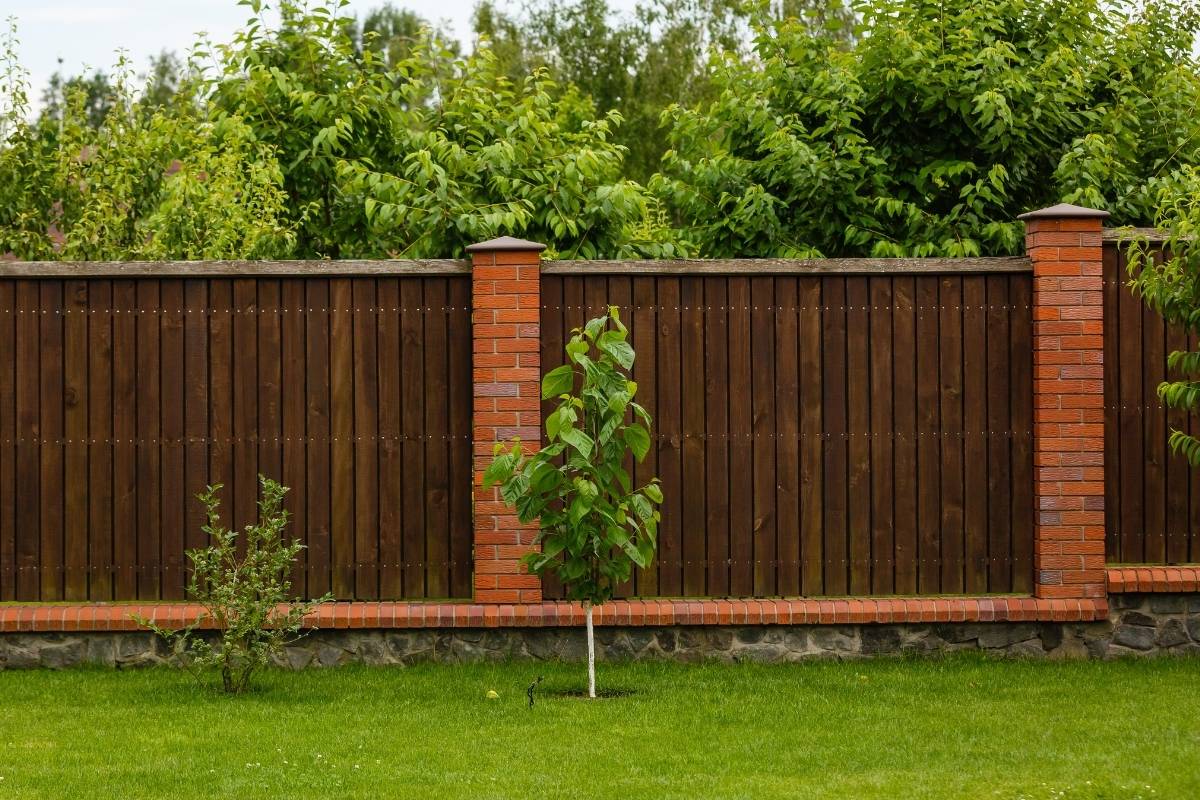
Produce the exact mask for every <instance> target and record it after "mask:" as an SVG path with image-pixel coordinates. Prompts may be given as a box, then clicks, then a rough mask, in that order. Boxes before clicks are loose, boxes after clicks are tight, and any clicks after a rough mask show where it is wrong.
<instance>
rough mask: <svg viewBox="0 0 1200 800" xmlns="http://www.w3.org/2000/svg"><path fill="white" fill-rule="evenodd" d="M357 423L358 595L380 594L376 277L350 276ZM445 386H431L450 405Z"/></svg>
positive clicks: (371, 597)
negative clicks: (351, 277)
mask: <svg viewBox="0 0 1200 800" xmlns="http://www.w3.org/2000/svg"><path fill="white" fill-rule="evenodd" d="M350 291H351V302H352V306H351V307H352V309H353V311H352V315H351V319H352V322H351V324H352V325H353V327H354V349H353V358H354V362H353V377H354V383H353V386H352V388H353V413H354V418H353V426H354V433H353V436H354V563H355V570H354V596H355V597H356V598H357V599H359V600H375V599H378V597H379V566H378V565H379V440H378V436H379V365H378V363H377V358H378V354H379V347H378V323H379V314H378V313H377V312H376V311H375V309H376V307H377V306H376V303H375V300H376V291H375V281H374V279H373V278H353V279H352V280H351V289H350ZM443 388H444V387H435V386H433V385H429V386H428V390H429V391H430V392H431V393H433V394H434V396H435V397H438V398H440V400H441V402H439V403H437V404H436V405H440V406H442V407H443V408H444V407H445V400H446V394H445V392H444V391H438V390H439V389H443Z"/></svg>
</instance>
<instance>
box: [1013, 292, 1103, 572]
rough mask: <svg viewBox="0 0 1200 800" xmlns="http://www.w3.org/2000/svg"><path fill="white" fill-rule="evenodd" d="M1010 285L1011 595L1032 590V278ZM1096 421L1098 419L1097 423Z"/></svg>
mask: <svg viewBox="0 0 1200 800" xmlns="http://www.w3.org/2000/svg"><path fill="white" fill-rule="evenodd" d="M1008 283H1009V293H1008V298H1009V301H1008V302H1009V306H1010V307H1011V311H1010V322H1009V331H1010V336H1011V340H1010V346H1009V369H1010V370H1011V375H1012V378H1011V382H1010V388H1011V392H1012V394H1011V399H1010V401H1009V407H1010V409H1011V410H1010V422H1009V428H1010V430H1012V432H1013V436H1012V536H1013V540H1012V557H1013V566H1012V591H1014V592H1031V591H1033V544H1034V543H1033V519H1034V513H1035V512H1034V507H1033V504H1034V494H1033V279H1032V277H1030V276H1028V275H1011V276H1009V278H1008ZM1097 421H1098V420H1097Z"/></svg>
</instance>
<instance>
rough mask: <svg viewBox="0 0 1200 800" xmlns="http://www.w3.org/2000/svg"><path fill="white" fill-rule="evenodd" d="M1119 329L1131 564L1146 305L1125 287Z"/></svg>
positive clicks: (1124, 498)
mask: <svg viewBox="0 0 1200 800" xmlns="http://www.w3.org/2000/svg"><path fill="white" fill-rule="evenodd" d="M1126 267H1127V263H1126V259H1125V256H1124V254H1123V253H1122V254H1120V258H1119V265H1118V269H1117V274H1119V275H1124V274H1125V270H1126ZM1118 306H1119V310H1118V321H1117V325H1118V328H1119V331H1120V333H1119V335H1118V344H1119V347H1118V348H1117V358H1118V359H1119V363H1120V366H1121V371H1120V379H1119V384H1120V397H1119V402H1120V408H1119V409H1118V412H1117V417H1118V419H1119V420H1120V437H1121V469H1120V474H1121V500H1120V503H1121V526H1120V531H1121V533H1120V539H1121V553H1120V557H1119V560H1120V561H1122V562H1125V563H1127V564H1134V563H1138V562H1140V561H1142V558H1143V553H1144V552H1145V550H1144V547H1143V530H1144V529H1143V527H1142V524H1143V519H1142V514H1143V509H1144V506H1143V502H1142V484H1143V477H1142V475H1143V471H1144V469H1145V456H1144V447H1143V441H1142V424H1143V415H1142V369H1143V363H1142V313H1143V303H1142V301H1141V300H1140V299H1138V298H1136V297H1134V296H1133V293H1132V292H1131V291H1129V290H1128V289H1127V288H1124V287H1122V288H1121V291H1120V293H1119V300H1118Z"/></svg>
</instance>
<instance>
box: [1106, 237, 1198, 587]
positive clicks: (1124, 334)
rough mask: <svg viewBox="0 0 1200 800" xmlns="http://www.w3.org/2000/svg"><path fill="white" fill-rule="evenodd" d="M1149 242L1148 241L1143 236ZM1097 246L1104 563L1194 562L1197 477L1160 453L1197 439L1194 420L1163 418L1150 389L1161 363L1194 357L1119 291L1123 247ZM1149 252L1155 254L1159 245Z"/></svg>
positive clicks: (1160, 376)
mask: <svg viewBox="0 0 1200 800" xmlns="http://www.w3.org/2000/svg"><path fill="white" fill-rule="evenodd" d="M1151 235H1152V236H1153V234H1151ZM1115 236H1116V234H1115V233H1114V234H1112V236H1111V237H1110V238H1107V239H1106V241H1105V242H1104V317H1105V326H1104V396H1105V414H1104V454H1105V487H1104V494H1105V517H1106V518H1105V530H1106V534H1107V545H1106V549H1107V557H1108V560H1109V561H1110V562H1115V563H1146V564H1180V563H1189V562H1192V563H1194V562H1197V561H1200V475H1197V473H1196V471H1195V470H1193V469H1191V468H1189V466H1188V464H1187V462H1186V461H1185V460H1184V459H1183V458H1182V457H1180V456H1175V455H1172V454H1171V452H1170V448H1169V447H1168V445H1167V437H1168V435H1169V433H1170V431H1171V429H1173V428H1176V429H1182V430H1187V431H1189V432H1190V433H1192V434H1193V435H1200V423H1198V422H1197V420H1196V418H1195V416H1194V415H1191V414H1186V413H1184V412H1182V411H1178V410H1173V411H1167V410H1166V409H1164V408H1163V405H1162V402H1161V401H1160V400H1159V399H1158V394H1157V387H1158V385H1159V384H1160V383H1161V382H1162V381H1164V380H1167V379H1168V370H1167V356H1168V355H1169V354H1170V353H1171V351H1173V350H1182V349H1185V348H1190V349H1195V348H1196V346H1197V343H1196V341H1195V340H1194V338H1193V339H1192V340H1190V341H1189V337H1188V336H1187V335H1186V334H1185V333H1184V332H1183V331H1180V330H1178V329H1175V328H1170V327H1168V326H1167V325H1166V323H1165V322H1164V321H1163V319H1162V317H1160V316H1159V315H1158V314H1156V313H1155V312H1153V311H1151V310H1149V308H1147V307H1146V304H1145V303H1144V302H1143V301H1142V300H1140V299H1138V298H1137V297H1135V296H1134V295H1133V294H1132V292H1131V291H1130V290H1129V288H1128V286H1127V282H1128V274H1127V267H1128V259H1127V257H1126V250H1127V245H1123V244H1121V243H1120V242H1119V241H1118V240H1117V239H1116V238H1115ZM1151 246H1152V247H1153V248H1154V249H1155V250H1156V251H1158V253H1159V254H1161V242H1160V241H1152V242H1151Z"/></svg>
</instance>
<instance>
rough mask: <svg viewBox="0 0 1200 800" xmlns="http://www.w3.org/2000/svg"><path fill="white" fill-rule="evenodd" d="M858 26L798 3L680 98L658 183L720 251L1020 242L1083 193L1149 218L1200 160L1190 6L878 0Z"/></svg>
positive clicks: (688, 225) (1124, 215)
mask: <svg viewBox="0 0 1200 800" xmlns="http://www.w3.org/2000/svg"><path fill="white" fill-rule="evenodd" d="M856 10H857V11H858V14H859V19H860V23H859V25H858V27H857V28H856V30H855V32H854V37H853V43H852V44H851V46H846V44H845V42H844V41H840V40H837V39H834V38H831V37H829V36H826V35H822V34H820V33H816V34H814V32H813V31H812V30H811V28H810V27H809V26H807V25H802V24H800V23H798V22H797V21H796V20H793V19H788V20H784V21H780V22H776V23H773V24H771V25H769V26H767V27H761V28H760V29H759V30H758V36H757V39H756V44H755V55H756V58H753V59H734V58H728V57H718V58H716V59H715V60H714V62H713V65H712V69H713V73H714V78H713V80H714V81H715V82H716V84H717V86H718V87H719V97H718V99H717V100H715V101H714V102H712V103H711V104H707V105H704V106H701V107H695V108H686V107H682V106H676V107H673V108H671V109H670V110H669V111H668V112H667V115H666V117H667V122H668V124H669V126H670V129H671V134H670V135H671V145H672V150H670V151H669V152H668V153H667V155H666V157H665V160H664V169H663V175H662V176H661V177H660V178H658V179H656V181H655V183H656V188H657V190H658V191H659V192H660V193H661V194H662V195H663V196H665V197H667V198H669V200H670V205H671V208H672V209H673V211H674V213H675V214H676V215H677V217H678V220H679V221H680V223H681V224H682V225H683V226H684V227H685V229H686V230H685V235H686V237H687V238H688V239H689V240H690V241H691V243H692V245H693V246H694V247H695V248H696V249H698V250H699V251H700V252H702V253H704V254H706V255H710V256H732V255H738V256H768V255H809V254H824V255H835V254H849V255H866V254H869V255H875V256H900V255H949V256H965V255H975V254H979V253H985V254H999V253H1011V252H1016V251H1017V250H1018V249H1019V247H1020V241H1021V238H1020V226H1019V224H1018V223H1017V222H1016V221H1015V217H1016V215H1017V213H1019V212H1021V211H1025V210H1028V209H1031V208H1038V207H1041V206H1046V205H1050V204H1053V203H1055V202H1059V201H1062V200H1070V201H1074V202H1081V203H1086V204H1089V205H1093V206H1097V207H1101V208H1105V209H1108V210H1111V211H1113V212H1114V217H1115V221H1117V222H1126V223H1138V222H1142V223H1145V222H1147V221H1148V220H1149V219H1150V218H1151V217H1152V216H1153V207H1154V202H1153V193H1154V191H1153V187H1154V185H1155V182H1156V181H1158V180H1160V179H1161V178H1162V177H1163V176H1165V175H1169V174H1171V173H1172V172H1174V171H1176V170H1178V169H1180V168H1181V167H1183V166H1186V165H1188V164H1194V163H1196V162H1197V156H1198V148H1200V124H1198V123H1197V120H1196V119H1195V117H1194V115H1193V114H1191V113H1190V109H1192V108H1194V107H1195V105H1196V101H1197V100H1198V99H1200V82H1198V81H1197V74H1196V62H1195V60H1194V58H1193V56H1192V54H1191V43H1192V41H1193V39H1194V37H1195V33H1196V29H1197V24H1196V22H1197V20H1196V15H1195V14H1194V12H1193V11H1192V9H1191V8H1190V7H1189V6H1183V5H1180V4H1178V3H1175V2H1171V0H1167V2H1151V3H1150V4H1148V5H1146V6H1145V7H1138V8H1127V7H1124V6H1117V7H1113V6H1111V5H1108V4H1102V3H1100V2H1099V0H1083V1H1082V2H1080V0H1050V2H1032V0H983V2H979V0H940V1H939V2H929V0H874V1H873V2H871V3H869V4H861V5H858V6H856Z"/></svg>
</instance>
